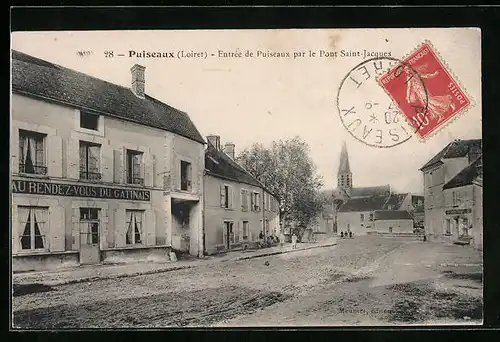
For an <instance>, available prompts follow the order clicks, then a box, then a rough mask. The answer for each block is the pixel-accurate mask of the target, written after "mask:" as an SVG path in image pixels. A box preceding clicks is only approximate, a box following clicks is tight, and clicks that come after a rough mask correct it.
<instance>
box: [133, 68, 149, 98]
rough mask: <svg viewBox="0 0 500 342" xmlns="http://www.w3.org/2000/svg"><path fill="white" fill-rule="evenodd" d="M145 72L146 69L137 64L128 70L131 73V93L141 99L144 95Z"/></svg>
mask: <svg viewBox="0 0 500 342" xmlns="http://www.w3.org/2000/svg"><path fill="white" fill-rule="evenodd" d="M145 71H146V67H144V66H142V65H139V64H134V66H133V67H132V68H130V72H131V73H132V92H133V93H134V94H135V96H137V97H140V98H141V99H143V98H144V95H145V87H146V80H145Z"/></svg>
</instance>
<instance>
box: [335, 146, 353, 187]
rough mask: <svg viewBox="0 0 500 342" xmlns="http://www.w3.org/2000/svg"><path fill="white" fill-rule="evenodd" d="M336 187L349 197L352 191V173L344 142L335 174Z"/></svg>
mask: <svg viewBox="0 0 500 342" xmlns="http://www.w3.org/2000/svg"><path fill="white" fill-rule="evenodd" d="M337 187H338V188H339V189H342V190H344V191H345V193H347V194H348V195H349V196H350V195H351V190H352V173H351V168H350V167H349V155H348V154H347V145H346V143H345V141H344V143H343V144H342V150H341V152H340V164H339V171H338V173H337Z"/></svg>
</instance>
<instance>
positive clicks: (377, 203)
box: [339, 196, 387, 212]
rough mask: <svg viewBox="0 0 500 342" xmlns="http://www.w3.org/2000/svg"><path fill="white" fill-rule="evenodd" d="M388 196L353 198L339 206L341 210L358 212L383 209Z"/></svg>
mask: <svg viewBox="0 0 500 342" xmlns="http://www.w3.org/2000/svg"><path fill="white" fill-rule="evenodd" d="M386 200H387V196H372V197H358V198H351V199H349V200H348V201H347V202H345V203H344V204H343V205H342V206H340V208H339V212H353V211H354V212H357V211H373V210H381V209H383V207H384V203H385V202H386Z"/></svg>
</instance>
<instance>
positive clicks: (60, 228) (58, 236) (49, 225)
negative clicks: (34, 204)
mask: <svg viewBox="0 0 500 342" xmlns="http://www.w3.org/2000/svg"><path fill="white" fill-rule="evenodd" d="M45 219H47V218H45ZM65 227H66V224H65V222H64V207H52V208H50V213H49V215H48V220H47V221H46V223H45V227H44V229H45V231H46V233H44V234H47V235H50V251H51V252H63V251H64V250H65V235H66V232H65ZM47 240H48V239H47Z"/></svg>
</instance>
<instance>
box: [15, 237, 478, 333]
mask: <svg viewBox="0 0 500 342" xmlns="http://www.w3.org/2000/svg"><path fill="white" fill-rule="evenodd" d="M449 263H455V264H461V265H464V266H462V267H457V265H453V266H443V265H442V264H449ZM475 264H476V266H474V265H475ZM480 264H481V257H480V255H479V254H478V253H477V252H475V251H474V250H472V249H471V248H469V247H460V246H443V245H438V244H431V243H423V242H420V241H414V240H407V239H401V238H383V237H356V238H354V239H339V243H338V245H337V246H334V247H327V248H318V249H310V250H305V251H297V252H292V253H287V254H281V255H275V256H270V257H265V258H257V259H250V260H243V261H235V262H223V263H217V264H211V265H204V266H199V267H196V268H192V269H186V270H179V271H171V272H165V273H157V274H151V275H142V276H135V277H127V278H120V279H110V280H99V281H93V282H87V283H77V284H69V285H62V286H56V287H53V288H52V289H51V290H50V291H48V292H40V293H32V294H27V295H22V296H17V297H14V298H13V302H12V306H13V311H14V325H15V326H17V327H25V328H28V327H29V328H37V329H51V328H79V327H81V328H84V327H108V328H109V327H115V328H118V327H166V326H207V325H210V326H213V325H219V326H238V325H243V326H256V325H273V326H276V325H311V324H313V325H342V324H384V325H386V324H399V323H402V322H405V323H419V322H424V321H431V322H434V321H436V322H437V321H440V322H441V321H453V322H459V323H468V322H478V321H480V320H481V317H482V276H481V274H482V268H481V265H480Z"/></svg>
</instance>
